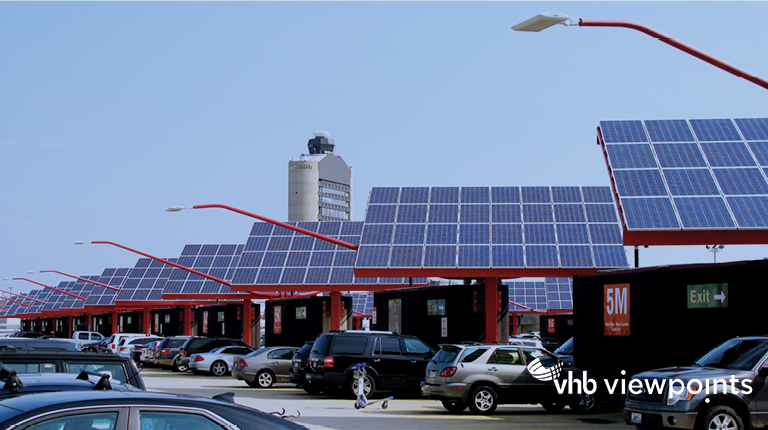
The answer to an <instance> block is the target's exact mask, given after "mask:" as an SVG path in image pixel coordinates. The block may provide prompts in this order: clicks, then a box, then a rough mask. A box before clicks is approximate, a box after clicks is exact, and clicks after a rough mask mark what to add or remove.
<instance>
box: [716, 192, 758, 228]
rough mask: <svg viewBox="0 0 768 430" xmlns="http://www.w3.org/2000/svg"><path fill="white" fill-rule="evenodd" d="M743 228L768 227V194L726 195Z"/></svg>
mask: <svg viewBox="0 0 768 430" xmlns="http://www.w3.org/2000/svg"><path fill="white" fill-rule="evenodd" d="M726 200H727V201H728V206H729V207H730V208H731V210H733V215H734V217H735V218H736V222H737V223H738V225H739V227H741V228H766V227H768V196H742V197H726Z"/></svg>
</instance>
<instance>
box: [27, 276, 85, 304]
mask: <svg viewBox="0 0 768 430" xmlns="http://www.w3.org/2000/svg"><path fill="white" fill-rule="evenodd" d="M13 280H14V281H27V282H31V283H33V284H36V285H39V286H41V287H44V288H48V289H50V290H53V291H58V292H60V293H62V294H66V295H68V296H72V297H74V298H76V299H79V300H83V301H85V297H83V296H78V295H77V294H72V293H70V292H69V291H64V290H62V289H59V288H56V287H51V286H48V285H45V284H41V283H39V282H35V281H33V280H31V279H27V278H13Z"/></svg>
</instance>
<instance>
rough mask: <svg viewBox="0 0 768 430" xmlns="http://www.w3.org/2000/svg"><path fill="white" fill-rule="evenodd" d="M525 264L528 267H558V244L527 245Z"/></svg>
mask: <svg viewBox="0 0 768 430" xmlns="http://www.w3.org/2000/svg"><path fill="white" fill-rule="evenodd" d="M525 264H526V266H527V267H558V266H559V265H560V263H559V261H558V259H557V246H554V245H526V247H525Z"/></svg>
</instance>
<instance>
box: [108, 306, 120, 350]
mask: <svg viewBox="0 0 768 430" xmlns="http://www.w3.org/2000/svg"><path fill="white" fill-rule="evenodd" d="M109 319H110V323H111V324H112V334H115V333H120V327H119V324H118V315H117V311H112V312H110V313H109ZM112 352H116V351H112Z"/></svg>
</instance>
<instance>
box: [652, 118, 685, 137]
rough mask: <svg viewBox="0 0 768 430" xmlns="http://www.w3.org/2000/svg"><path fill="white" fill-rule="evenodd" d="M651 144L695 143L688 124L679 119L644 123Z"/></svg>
mask: <svg viewBox="0 0 768 430" xmlns="http://www.w3.org/2000/svg"><path fill="white" fill-rule="evenodd" d="M645 126H646V128H647V129H648V135H649V136H650V137H651V142H695V139H694V138H693V133H691V129H690V127H688V122H687V121H685V120H681V119H673V120H651V121H645Z"/></svg>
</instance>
